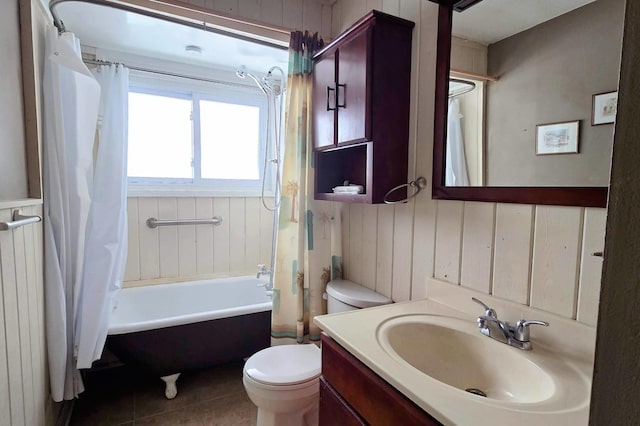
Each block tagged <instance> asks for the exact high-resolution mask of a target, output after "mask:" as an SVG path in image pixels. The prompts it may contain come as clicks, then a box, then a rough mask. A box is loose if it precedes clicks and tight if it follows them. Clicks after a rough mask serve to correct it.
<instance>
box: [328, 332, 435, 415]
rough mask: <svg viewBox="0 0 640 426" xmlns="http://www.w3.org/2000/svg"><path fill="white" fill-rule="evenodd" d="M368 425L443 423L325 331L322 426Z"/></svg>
mask: <svg viewBox="0 0 640 426" xmlns="http://www.w3.org/2000/svg"><path fill="white" fill-rule="evenodd" d="M365 424H370V425H403V426H411V425H416V426H417V425H422V426H425V425H426V426H430V425H440V424H441V423H439V422H438V421H437V420H435V419H434V418H433V417H431V416H430V415H429V414H427V413H426V412H425V411H424V410H422V409H421V408H420V407H418V406H417V405H416V404H415V403H414V402H413V401H411V400H409V399H408V398H407V397H406V396H404V395H402V394H401V393H400V392H398V391H397V390H396V389H395V388H394V387H393V386H391V385H390V384H389V383H387V382H386V381H385V380H383V379H382V378H381V377H380V376H378V375H377V374H376V373H374V372H373V371H372V370H371V369H369V367H367V366H365V365H364V364H363V363H362V362H361V361H359V360H358V359H357V358H356V357H354V356H353V355H351V354H350V353H349V352H347V351H346V350H345V349H344V348H343V347H342V346H340V345H339V344H338V343H336V341H335V340H333V339H332V338H331V337H329V336H328V335H326V334H324V333H323V334H322V377H321V380H320V426H334V425H365Z"/></svg>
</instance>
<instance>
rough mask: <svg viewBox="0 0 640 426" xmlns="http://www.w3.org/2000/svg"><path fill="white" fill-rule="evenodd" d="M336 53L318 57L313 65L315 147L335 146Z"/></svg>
mask: <svg viewBox="0 0 640 426" xmlns="http://www.w3.org/2000/svg"><path fill="white" fill-rule="evenodd" d="M335 65H336V62H335V54H334V53H329V54H327V55H325V56H323V57H322V58H320V59H317V60H316V62H315V63H314V65H313V93H312V96H313V97H312V102H313V104H312V105H313V148H314V149H324V148H330V147H333V146H335V133H336V128H335V127H336V92H335V90H336V80H335V73H336V70H335Z"/></svg>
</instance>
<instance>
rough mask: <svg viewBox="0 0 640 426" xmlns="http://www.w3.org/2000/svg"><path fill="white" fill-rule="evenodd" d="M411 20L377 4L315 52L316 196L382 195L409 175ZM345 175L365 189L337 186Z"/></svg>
mask: <svg viewBox="0 0 640 426" xmlns="http://www.w3.org/2000/svg"><path fill="white" fill-rule="evenodd" d="M413 27H414V23H413V22H411V21H407V20H405V19H401V18H398V17H395V16H391V15H387V14H384V13H382V12H378V11H375V10H374V11H371V12H370V13H369V14H367V15H366V16H364V17H363V18H361V19H360V20H359V21H358V22H356V23H355V24H354V25H353V26H352V27H351V28H349V29H348V30H347V31H345V32H344V33H342V34H341V35H340V36H338V37H337V38H336V39H335V40H333V41H332V42H331V43H330V44H328V45H327V46H326V47H325V48H323V49H322V50H321V51H320V52H318V53H317V54H316V55H315V56H314V58H313V59H314V72H313V148H314V151H315V153H314V155H315V184H316V187H315V198H316V199H318V200H333V201H346V202H360V203H382V202H383V200H384V196H385V194H386V193H387V192H388V191H389V190H390V189H392V188H394V187H396V186H398V185H401V184H403V183H406V182H407V167H408V144H409V98H410V89H411V33H412V31H413ZM345 181H348V182H349V183H351V184H355V185H362V186H363V187H364V192H363V193H361V194H345V193H334V192H333V188H334V187H336V186H341V185H343V184H344V182H345ZM404 196H406V192H405V193H404V194H403V193H402V190H399V191H396V192H394V194H393V197H394V198H393V199H394V200H395V199H398V198H404Z"/></svg>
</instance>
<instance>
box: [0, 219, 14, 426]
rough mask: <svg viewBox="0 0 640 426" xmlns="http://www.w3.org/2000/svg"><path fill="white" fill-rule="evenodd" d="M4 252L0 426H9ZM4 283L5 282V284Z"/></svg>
mask: <svg viewBox="0 0 640 426" xmlns="http://www.w3.org/2000/svg"><path fill="white" fill-rule="evenodd" d="M7 211H8V210H2V211H0V214H1V216H0V220H8V219H9V217H10V216H9V214H7ZM3 257H4V250H3V247H2V246H0V290H2V291H0V424H1V425H10V424H11V407H12V405H11V387H10V377H9V357H8V345H9V340H8V339H7V335H6V334H5V329H6V324H5V323H6V320H5V318H6V315H5V309H4V305H5V301H4V292H5V290H4V288H5V286H7V287H8V286H9V280H8V278H6V279H5V278H4V276H5V275H7V274H8V273H9V271H6V272H5V271H4V270H3V269H2V264H3V261H2V259H3ZM5 281H6V282H5Z"/></svg>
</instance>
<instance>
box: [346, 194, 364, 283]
mask: <svg viewBox="0 0 640 426" xmlns="http://www.w3.org/2000/svg"><path fill="white" fill-rule="evenodd" d="M363 208H364V207H363V206H362V205H361V204H353V205H352V206H351V208H350V209H349V276H348V279H349V280H351V281H353V282H355V283H358V284H361V283H362V254H363V253H362V215H363Z"/></svg>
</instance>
